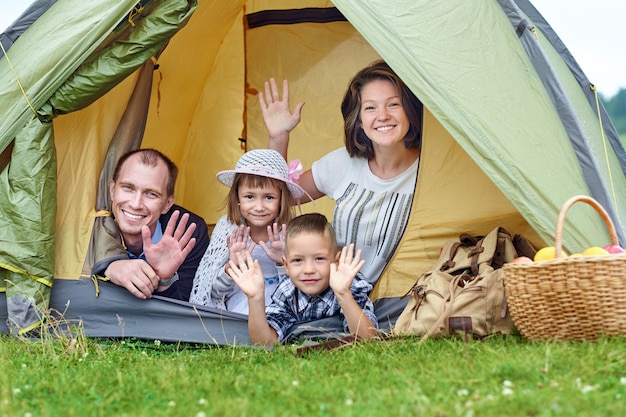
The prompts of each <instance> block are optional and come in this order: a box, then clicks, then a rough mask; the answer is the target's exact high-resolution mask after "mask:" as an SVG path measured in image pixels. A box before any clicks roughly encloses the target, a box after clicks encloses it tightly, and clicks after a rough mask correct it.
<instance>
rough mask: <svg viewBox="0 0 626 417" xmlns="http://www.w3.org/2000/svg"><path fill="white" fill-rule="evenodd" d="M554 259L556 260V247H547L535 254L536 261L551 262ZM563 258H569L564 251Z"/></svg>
mask: <svg viewBox="0 0 626 417" xmlns="http://www.w3.org/2000/svg"><path fill="white" fill-rule="evenodd" d="M554 258H556V248H555V247H554V246H546V247H545V248H541V249H539V250H538V251H537V253H535V257H534V261H535V262H541V261H549V260H551V259H554ZM561 258H567V253H565V251H564V250H562V251H561Z"/></svg>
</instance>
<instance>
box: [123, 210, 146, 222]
mask: <svg viewBox="0 0 626 417" xmlns="http://www.w3.org/2000/svg"><path fill="white" fill-rule="evenodd" d="M124 214H125V215H126V217H130V218H131V219H135V220H139V219H142V218H143V216H139V215H137V214H131V213H129V212H127V211H125V212H124Z"/></svg>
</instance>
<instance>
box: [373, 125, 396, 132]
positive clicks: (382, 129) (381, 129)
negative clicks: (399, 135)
mask: <svg viewBox="0 0 626 417" xmlns="http://www.w3.org/2000/svg"><path fill="white" fill-rule="evenodd" d="M391 129H393V126H383V127H377V128H376V130H378V131H383V132H386V131H388V130H391Z"/></svg>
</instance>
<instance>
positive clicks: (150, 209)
mask: <svg viewBox="0 0 626 417" xmlns="http://www.w3.org/2000/svg"><path fill="white" fill-rule="evenodd" d="M177 175H178V168H177V167H176V165H175V164H174V163H173V162H172V161H171V160H170V159H169V158H168V157H166V156H165V155H163V154H162V153H161V152H159V151H157V150H154V149H139V150H136V151H131V152H129V153H127V154H125V155H123V156H122V157H121V158H120V160H119V161H118V163H117V167H116V168H115V171H114V173H113V178H112V179H111V181H110V182H109V193H110V196H111V212H112V214H113V217H114V219H115V224H116V226H117V228H118V229H119V232H120V235H121V237H122V245H123V246H124V248H125V249H126V253H127V255H128V257H126V256H123V258H125V259H114V260H112V261H111V262H110V263H108V264H106V265H101V270H100V273H101V274H102V273H103V275H104V276H105V277H107V278H109V279H110V280H111V282H113V283H114V284H116V285H119V286H121V287H124V288H126V289H127V290H128V291H130V292H131V294H133V295H134V296H136V297H137V298H141V299H145V298H149V297H151V296H152V294H156V295H162V296H166V297H171V298H177V299H180V300H184V301H188V300H189V294H190V292H191V288H192V285H193V278H194V275H195V271H196V269H197V267H198V264H199V262H200V260H201V259H202V256H203V255H204V252H205V250H206V248H207V246H208V245H209V234H208V228H207V225H206V222H205V221H204V219H202V218H201V217H200V216H197V215H196V214H194V213H192V212H190V211H188V210H185V209H184V208H182V207H180V206H176V205H174V187H175V184H176V177H177ZM188 223H190V224H189V226H188V227H187V224H188Z"/></svg>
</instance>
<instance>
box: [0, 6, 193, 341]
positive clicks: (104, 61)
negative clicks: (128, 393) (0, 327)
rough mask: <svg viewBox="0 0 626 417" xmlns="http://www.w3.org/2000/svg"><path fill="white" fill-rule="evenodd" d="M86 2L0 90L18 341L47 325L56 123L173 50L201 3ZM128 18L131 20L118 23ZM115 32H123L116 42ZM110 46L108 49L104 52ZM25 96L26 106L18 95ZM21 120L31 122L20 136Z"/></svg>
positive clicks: (6, 262) (33, 36)
mask: <svg viewBox="0 0 626 417" xmlns="http://www.w3.org/2000/svg"><path fill="white" fill-rule="evenodd" d="M78 3H79V2H75V1H64V2H57V3H55V4H54V5H53V6H51V7H50V9H49V10H48V11H47V12H46V13H45V14H44V15H43V16H42V18H40V19H38V20H37V21H36V22H35V23H34V24H33V25H32V26H31V27H30V28H29V30H27V31H26V32H25V33H24V34H23V35H22V36H21V37H20V38H19V39H18V40H17V41H16V42H15V44H14V45H13V46H12V47H11V49H10V51H8V52H7V55H6V56H5V57H3V59H2V60H1V61H0V76H1V77H2V83H1V85H3V86H6V87H9V88H8V90H9V91H7V92H6V93H5V97H7V100H6V102H7V103H11V105H7V106H2V109H3V113H4V114H3V120H9V121H11V122H13V121H15V122H13V123H2V124H1V125H0V150H2V151H4V150H5V149H6V148H7V147H8V146H9V144H10V143H11V142H13V143H14V146H13V148H12V151H11V157H10V161H9V162H8V164H7V166H6V167H5V168H4V170H3V171H2V173H1V177H0V179H1V183H0V186H1V189H2V192H0V203H1V204H0V205H1V208H0V210H1V212H2V216H0V231H2V232H3V233H0V253H2V254H5V256H3V257H2V259H1V260H0V280H2V282H3V283H4V285H0V286H2V287H6V288H7V290H6V292H7V310H8V316H9V326H10V327H11V329H14V330H16V331H17V332H18V333H19V332H23V331H25V330H29V329H31V328H32V327H33V326H36V325H37V324H38V323H39V322H40V321H41V320H42V318H43V317H44V315H45V312H46V311H47V308H48V299H49V296H50V287H51V286H52V281H53V276H54V268H55V263H54V259H55V252H54V249H55V230H56V208H57V202H56V196H57V188H56V185H57V165H56V152H55V146H54V135H53V129H52V124H51V121H52V119H54V118H55V117H56V116H57V115H58V114H61V113H68V112H72V111H76V110H78V109H80V108H83V107H85V106H87V105H89V104H90V103H92V102H93V101H95V100H96V99H98V98H99V97H101V96H102V95H104V94H105V93H106V92H107V91H109V90H110V89H111V88H113V87H114V86H115V85H116V84H118V83H119V82H120V81H122V80H123V79H125V78H126V77H127V76H128V75H130V74H131V73H133V72H134V71H135V70H136V69H137V68H138V67H139V66H141V65H142V64H143V63H144V62H145V61H146V60H148V59H150V57H151V56H153V55H156V54H157V53H158V52H159V51H160V50H162V49H163V48H164V47H165V45H166V44H167V42H168V41H169V39H170V38H171V37H172V36H173V35H174V33H176V32H177V31H178V30H179V29H180V27H182V26H184V24H185V23H186V22H187V21H188V19H189V17H190V16H191V14H192V13H193V10H195V7H196V6H197V2H195V1H189V2H187V1H178V2H173V1H153V2H151V3H150V4H149V6H146V8H141V9H139V8H138V7H139V6H137V3H136V2H128V1H127V2H122V1H120V2H115V4H114V5H115V7H111V6H112V4H111V2H109V1H99V2H98V1H94V2H90V3H89V7H88V8H86V7H84V4H82V6H83V7H78V6H79V5H78ZM80 3H82V2H80ZM136 6H137V8H136ZM131 9H132V10H133V11H134V13H131V14H130V15H129V14H128V13H129V11H130V10H131ZM142 13H145V15H142ZM126 15H129V16H132V18H131V17H129V18H128V20H127V21H126V22H125V23H124V24H119V22H120V21H122V19H123V17H124V16H126ZM59 27H63V28H70V29H69V30H61V31H59V30H58V28H59ZM114 30H117V31H118V33H116V34H115V35H114V36H112V37H109V36H110V34H111V33H112V32H113V31H114ZM39 39H45V40H46V42H40V41H38V40H39ZM105 39H108V40H109V42H106V43H104V44H103V42H104V40H105ZM33 45H36V46H39V45H45V47H42V48H33ZM94 51H96V52H95V53H94ZM9 61H10V63H9ZM34 62H37V65H33V63H34ZM81 63H82V64H81ZM4 66H10V67H11V71H8V70H6V68H5V67H4ZM14 74H17V79H16V77H15V76H14ZM11 77H13V78H12V79H11ZM18 79H19V84H18V81H17V80H18ZM0 88H1V87H0ZM22 89H23V90H24V92H25V95H26V97H28V100H26V98H25V97H21V96H20V94H21V91H22ZM12 97H15V99H11V98H12ZM33 110H35V111H36V112H37V118H34V116H33V114H32V111H33ZM29 117H30V119H29ZM22 120H29V121H28V123H26V125H25V126H24V127H23V128H22V129H21V130H19V127H20V125H19V123H20V121H22ZM31 281H35V282H38V283H39V284H41V285H42V286H41V288H40V287H39V286H37V285H33V284H32V282H31Z"/></svg>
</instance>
